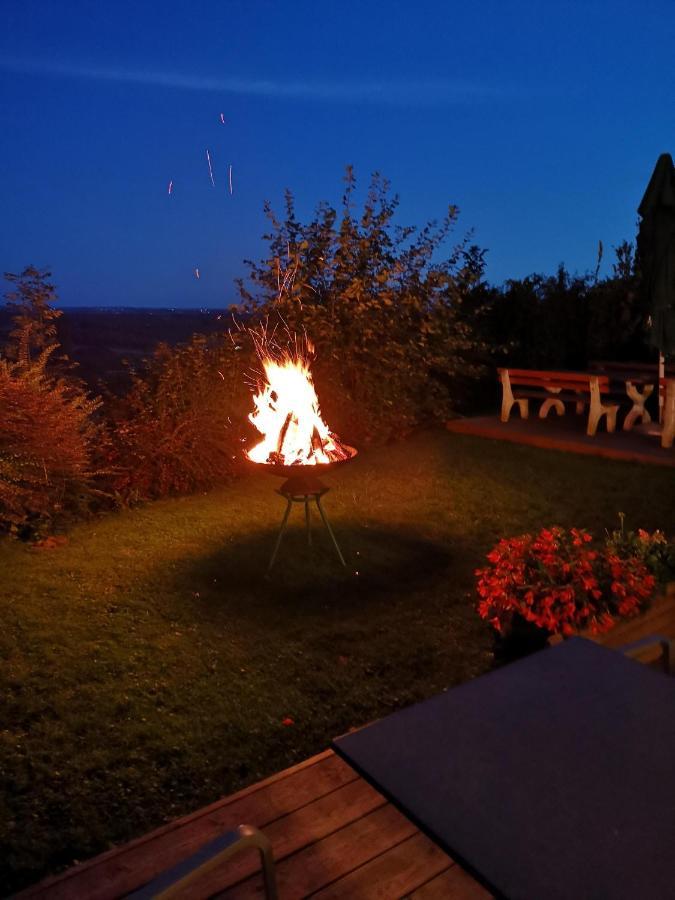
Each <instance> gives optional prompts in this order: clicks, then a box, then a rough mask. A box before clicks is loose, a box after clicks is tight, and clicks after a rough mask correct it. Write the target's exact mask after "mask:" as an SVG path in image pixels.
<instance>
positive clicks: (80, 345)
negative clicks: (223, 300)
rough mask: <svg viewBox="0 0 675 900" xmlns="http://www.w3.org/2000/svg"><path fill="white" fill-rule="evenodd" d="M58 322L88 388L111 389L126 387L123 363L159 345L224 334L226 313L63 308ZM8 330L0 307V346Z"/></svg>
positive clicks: (62, 338) (66, 347)
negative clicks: (103, 383)
mask: <svg viewBox="0 0 675 900" xmlns="http://www.w3.org/2000/svg"><path fill="white" fill-rule="evenodd" d="M61 309H62V311H63V315H62V316H61V318H60V319H59V321H58V329H59V340H60V342H61V344H62V346H63V351H64V353H66V354H67V355H68V356H69V357H70V358H71V359H73V360H74V361H75V362H77V363H78V364H79V374H80V375H81V377H82V378H84V379H85V380H86V381H87V382H88V383H89V384H90V385H91V387H92V388H97V387H98V385H99V383H100V382H101V381H104V382H105V383H106V385H107V386H108V387H110V388H112V389H113V390H115V389H121V388H122V387H123V386H124V385H125V384H126V383H127V382H128V375H127V367H126V366H125V365H124V362H123V361H124V360H127V361H128V362H129V363H132V364H134V363H135V364H138V363H140V362H141V361H142V360H143V358H145V357H147V356H148V355H149V354H151V353H152V351H153V349H154V348H155V347H156V345H157V344H158V343H166V344H171V345H174V344H181V343H184V342H186V341H189V340H190V338H191V337H192V335H193V334H206V335H209V334H215V333H217V332H219V331H227V330H228V329H229V328H230V327H231V325H232V317H231V314H230V312H229V310H227V309H150V308H148V309H139V308H136V307H124V306H119V307H95V306H85V307H61ZM10 327H11V320H10V316H9V313H8V310H7V309H6V307H5V306H4V305H3V306H0V345H1V344H2V343H4V341H5V339H6V337H7V334H8V333H9V330H10Z"/></svg>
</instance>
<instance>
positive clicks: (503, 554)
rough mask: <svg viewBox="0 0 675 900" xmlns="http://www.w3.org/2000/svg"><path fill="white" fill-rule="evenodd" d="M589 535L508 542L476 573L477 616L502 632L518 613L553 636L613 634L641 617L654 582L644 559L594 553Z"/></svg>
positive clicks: (548, 531)
mask: <svg viewBox="0 0 675 900" xmlns="http://www.w3.org/2000/svg"><path fill="white" fill-rule="evenodd" d="M592 541H593V538H592V536H591V535H590V534H589V532H587V531H584V530H583V529H579V528H571V529H570V530H569V531H567V530H565V529H563V528H560V527H558V526H554V527H552V528H544V529H542V530H541V531H540V532H539V534H537V535H534V536H533V535H531V534H523V535H520V536H519V537H514V538H503V539H502V540H500V541H499V543H498V544H497V545H496V547H494V548H493V550H491V551H490V553H488V555H487V559H488V563H489V565H487V566H485V567H484V568H482V569H478V570H477V571H476V575H477V577H478V585H477V589H478V595H479V598H480V600H479V602H478V612H479V614H480V615H481V616H482V617H483V618H484V619H487V620H488V621H489V622H490V624H491V625H493V626H494V628H496V629H497V631H499V632H503V631H504V630H505V629H506V627H507V626H508V625H510V623H511V620H512V618H513V616H514V614H516V613H517V614H519V615H520V616H522V618H523V619H525V620H526V621H528V622H532V623H533V624H534V625H537V626H539V627H540V628H543V629H545V630H547V631H549V632H551V633H559V634H564V635H569V634H573V633H574V632H575V631H580V630H583V629H589V630H590V631H592V632H603V631H608V630H609V629H610V628H612V626H613V625H614V623H615V620H616V618H617V617H621V616H634V615H637V614H638V613H639V612H640V611H641V609H642V607H643V606H644V605H645V604H646V603H647V602H648V601H649V599H650V598H651V596H652V594H653V593H654V589H655V586H656V580H655V578H654V576H653V575H652V574H651V572H650V571H649V570H648V568H647V566H646V564H645V562H644V561H643V560H642V559H641V558H640V557H638V556H636V555H634V554H631V555H624V554H621V553H620V552H618V551H617V550H616V549H614V548H613V547H612V546H610V545H608V546H606V547H604V548H602V549H600V550H598V549H594V548H593V547H592Z"/></svg>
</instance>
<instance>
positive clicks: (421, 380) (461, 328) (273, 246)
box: [239, 168, 482, 442]
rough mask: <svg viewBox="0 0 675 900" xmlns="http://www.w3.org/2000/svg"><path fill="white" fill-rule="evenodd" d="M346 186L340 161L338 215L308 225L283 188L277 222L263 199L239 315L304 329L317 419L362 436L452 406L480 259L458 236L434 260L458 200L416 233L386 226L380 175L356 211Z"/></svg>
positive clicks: (470, 354) (469, 336) (469, 361)
mask: <svg viewBox="0 0 675 900" xmlns="http://www.w3.org/2000/svg"><path fill="white" fill-rule="evenodd" d="M354 190H355V179H354V175H353V172H352V170H351V168H349V169H348V170H347V176H346V191H345V195H344V198H343V203H342V210H341V214H340V215H339V216H338V213H337V211H336V210H335V209H333V208H332V207H330V206H329V205H328V204H325V203H324V204H320V205H319V207H318V208H317V210H316V212H315V215H314V217H313V219H312V220H311V221H310V222H308V223H307V224H302V223H300V222H299V221H298V220H297V218H296V214H295V208H294V202H293V196H292V195H291V194H290V192H287V194H286V210H285V217H284V218H283V220H281V219H279V218H278V217H277V216H276V215H275V214H274V212H273V211H272V210H271V208H270V207H269V206H268V207H266V212H267V215H268V217H269V219H270V223H271V230H270V232H269V233H268V234H267V235H265V239H266V240H267V242H268V243H269V248H270V253H269V256H268V258H267V259H266V260H263V261H262V262H260V263H258V264H256V263H253V262H250V261H249V262H248V266H249V273H250V281H251V284H252V287H251V288H250V289H249V288H247V287H245V286H244V284H243V283H242V282H240V283H239V288H240V293H241V296H242V300H243V306H244V309H245V310H246V312H247V313H248V314H250V315H251V316H253V317H257V318H260V317H269V318H270V320H271V321H272V322H273V323H276V322H281V323H283V325H284V326H286V327H287V328H288V329H289V330H290V331H291V332H295V333H299V334H301V333H303V332H305V333H306V334H307V335H308V336H309V337H310V339H311V341H312V343H313V344H314V346H315V347H316V362H315V363H314V364H313V375H314V380H315V383H316V385H317V391H318V394H319V397H320V400H321V405H322V409H323V411H324V413H325V416H326V419H327V420H328V421H329V422H330V425H331V427H332V428H334V429H335V431H336V432H338V433H340V434H341V435H342V436H343V437H345V438H346V439H352V440H354V441H357V442H364V441H368V440H376V439H380V440H382V439H386V438H388V437H391V436H395V435H398V434H400V433H402V432H405V431H406V430H407V429H408V428H409V427H411V426H413V425H415V424H417V423H419V422H423V421H425V420H427V419H430V418H444V417H447V415H448V414H449V412H450V411H451V409H452V407H453V402H454V398H453V391H452V380H453V378H455V377H456V376H457V375H458V374H460V373H461V374H463V375H465V374H471V373H472V372H474V371H476V370H477V366H476V362H475V353H476V350H477V341H476V339H475V336H474V329H473V325H472V321H473V318H472V317H471V316H469V315H466V314H465V301H466V298H467V295H468V291H469V287H470V286H471V285H472V284H474V283H475V282H476V280H477V278H478V277H479V275H478V274H477V272H476V261H477V260H478V261H480V263H481V264H482V256H481V254H480V251H477V250H476V248H473V247H471V245H470V244H469V242H468V239H465V240H464V241H462V242H460V243H459V244H458V245H456V246H455V247H453V248H452V249H451V250H450V252H449V253H448V254H447V255H446V256H445V258H443V259H440V258H439V254H440V252H441V250H442V248H443V246H444V245H445V244H446V242H447V240H448V238H449V236H450V233H451V231H452V229H453V227H454V225H455V223H456V220H457V215H458V211H457V209H456V208H455V207H450V208H449V210H448V212H447V215H446V216H445V218H444V219H443V221H442V222H441V223H440V224H438V223H434V222H431V223H429V224H428V225H426V226H425V227H424V228H422V229H421V230H419V231H418V230H417V229H416V228H413V227H400V226H396V225H395V224H394V216H395V212H396V208H397V204H398V200H397V198H396V197H394V198H391V197H390V196H389V185H388V183H387V182H386V181H385V180H384V179H382V178H380V176H379V175H377V174H376V175H374V176H373V179H372V181H371V184H370V189H369V191H368V194H367V197H366V199H365V203H364V206H363V210H362V212H361V214H360V215H359V216H357V215H355V213H354V210H353V205H354V203H353V201H354Z"/></svg>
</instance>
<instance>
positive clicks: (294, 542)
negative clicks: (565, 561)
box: [0, 431, 675, 890]
mask: <svg viewBox="0 0 675 900" xmlns="http://www.w3.org/2000/svg"><path fill="white" fill-rule="evenodd" d="M327 480H328V481H329V482H330V483H331V484H332V485H333V490H331V492H330V494H329V495H328V496H327V497H326V500H325V505H326V509H327V511H328V513H329V515H330V517H331V520H332V522H333V524H334V527H335V531H336V533H337V536H338V539H339V540H340V542H341V544H342V548H343V551H344V552H345V555H346V557H347V559H348V563H349V565H348V568H347V569H346V570H342V569H341V567H340V566H339V564H338V563H337V560H336V559H335V558H334V556H333V555H332V548H331V547H330V546H329V545H328V543H327V542H326V540H325V539H324V536H323V535H320V534H319V528H318V524H317V527H316V528H315V535H316V541H315V544H316V546H315V548H314V552H312V551H310V550H308V549H307V547H306V546H305V544H304V534H303V529H302V515H301V508H300V507H295V508H294V510H293V519H292V521H293V522H294V523H295V528H291V529H290V530H289V533H288V535H287V538H286V540H285V543H284V544H283V545H282V549H281V553H280V557H279V560H278V563H277V568H276V569H275V571H274V573H273V576H272V578H266V577H265V568H266V564H267V559H268V556H269V552H270V547H271V543H272V541H273V538H274V534H275V532H276V529H277V527H278V523H279V520H280V518H281V514H282V512H283V507H284V504H283V501H282V500H281V499H280V498H279V497H277V496H276V495H275V494H274V493H273V488H275V487H277V486H278V481H277V480H276V479H274V478H271V477H269V476H266V475H260V476H257V477H255V476H254V477H251V478H249V479H247V480H244V481H241V482H239V483H237V484H235V485H234V486H232V487H228V488H226V489H222V490H218V491H214V492H212V493H210V494H207V495H203V496H196V497H189V498H186V499H178V500H167V501H162V502H158V503H154V504H151V505H148V506H146V507H144V508H141V509H136V510H132V511H127V512H123V513H120V514H116V515H110V516H108V517H106V518H103V519H100V520H97V521H94V522H89V523H86V524H83V525H80V526H78V527H76V528H74V529H73V530H72V531H71V532H70V534H69V536H68V537H69V542H68V544H67V545H66V546H64V547H61V548H58V549H56V550H51V551H35V550H31V549H29V548H28V547H27V546H25V545H21V544H18V543H16V542H10V541H4V542H0V614H1V616H2V629H1V630H0V659H1V660H2V665H1V667H0V679H1V681H2V684H1V697H2V705H3V709H2V717H1V722H0V728H1V732H0V734H1V741H0V779H1V780H2V788H1V794H0V804H1V805H0V859H2V863H1V865H2V870H0V884H2V885H3V887H4V888H5V889H6V890H12V889H17V888H18V887H20V886H22V885H25V884H27V883H30V882H32V881H35V880H37V879H38V878H39V877H40V876H42V875H44V874H45V873H47V872H49V871H55V870H58V869H59V868H61V867H64V866H66V865H68V864H69V863H71V862H72V861H73V860H74V859H84V858H86V857H88V856H91V855H93V854H95V853H97V852H99V851H101V850H103V849H105V848H107V847H108V846H109V845H110V844H111V843H113V842H120V841H125V840H127V839H129V838H131V837H133V836H134V835H137V834H140V833H142V832H144V831H147V830H149V829H151V828H153V827H155V826H157V825H159V824H161V823H162V822H164V821H165V820H168V819H171V818H174V817H176V816H178V815H180V814H182V813H185V812H188V811H190V810H192V809H195V808H197V807H199V806H201V805H203V804H205V803H208V802H210V801H213V800H214V799H216V798H218V797H220V796H222V795H223V794H227V793H230V792H231V791H233V790H236V789H237V788H240V787H242V786H243V785H245V784H246V783H249V782H253V781H256V780H258V779H259V778H262V777H264V776H266V775H269V774H271V773H272V772H274V771H276V770H278V769H281V768H283V767H285V766H288V765H291V764H292V763H293V762H295V761H297V760H300V759H303V758H304V757H307V756H309V755H310V754H312V753H315V752H318V751H319V750H322V749H324V748H325V747H326V745H327V744H328V741H329V740H330V738H331V737H333V736H334V735H336V734H339V733H341V732H344V731H346V730H347V729H349V728H350V727H351V726H354V725H360V724H362V723H365V722H367V721H369V720H370V719H373V718H375V717H377V716H381V715H383V714H385V713H387V712H390V711H391V710H393V709H396V708H397V707H399V706H403V705H405V704H408V703H411V702H412V701H414V700H417V699H420V698H422V697H426V696H429V695H431V694H433V693H435V692H437V691H439V690H441V689H443V688H444V687H446V686H448V685H453V684H456V683H458V682H461V681H465V680H466V679H468V678H471V677H473V676H475V675H477V674H479V673H480V672H483V671H484V670H486V669H488V668H489V667H490V666H491V665H492V655H491V649H492V641H491V636H490V633H489V631H488V629H487V628H486V627H485V626H484V625H483V623H482V622H481V621H480V620H479V619H478V617H477V615H476V614H475V612H474V597H473V581H474V579H473V571H474V569H475V568H476V566H477V565H479V564H480V562H481V559H482V557H483V556H484V554H485V553H486V552H487V551H488V550H489V548H490V546H491V545H492V544H493V543H494V542H495V541H496V539H497V538H499V537H500V536H502V535H512V534H517V533H520V532H522V531H525V530H529V529H533V528H538V527H540V526H542V525H546V524H555V523H559V524H562V525H578V526H585V527H588V528H590V529H591V530H592V531H595V532H596V533H598V534H599V533H601V532H602V530H603V529H604V528H605V527H609V528H612V527H614V526H615V524H616V523H617V521H618V520H617V514H618V512H619V511H623V512H625V513H626V515H627V517H628V519H627V521H628V524H629V525H630V526H632V527H637V526H642V527H645V528H649V529H651V528H655V527H660V528H663V529H665V530H668V531H672V530H673V526H674V524H675V523H674V521H673V518H674V513H673V491H672V486H673V472H672V469H668V468H658V467H648V466H639V465H636V464H630V463H619V462H612V461H609V460H605V459H595V458H590V457H581V456H579V457H576V456H571V455H566V454H562V453H557V452H553V451H543V450H536V449H534V448H528V447H521V446H516V445H512V444H506V443H499V442H496V441H487V440H481V439H479V438H469V437H461V436H458V435H451V434H449V433H447V432H443V431H435V432H427V433H423V434H419V435H417V436H415V437H413V438H411V439H409V440H408V441H406V442H404V443H401V444H398V445H395V446H392V447H386V448H383V449H379V450H374V451H372V452H367V453H363V454H361V455H360V456H359V457H358V458H357V459H356V460H355V461H354V462H353V463H352V464H350V465H348V466H345V467H344V469H342V470H341V471H339V472H337V473H335V474H334V475H332V476H330V477H329V478H328V479H327ZM286 717H290V718H292V719H293V723H294V724H292V725H284V724H282V720H283V719H284V718H286Z"/></svg>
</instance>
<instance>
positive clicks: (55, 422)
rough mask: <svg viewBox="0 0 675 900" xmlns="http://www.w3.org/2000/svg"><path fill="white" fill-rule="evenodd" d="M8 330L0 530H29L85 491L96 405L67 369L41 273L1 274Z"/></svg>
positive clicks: (1, 395) (91, 469) (0, 386)
mask: <svg viewBox="0 0 675 900" xmlns="http://www.w3.org/2000/svg"><path fill="white" fill-rule="evenodd" d="M5 277H6V278H7V279H8V280H9V281H10V283H11V284H13V285H14V286H15V287H14V289H13V290H12V291H10V292H8V294H7V301H8V307H9V309H10V311H11V313H12V322H13V330H12V331H11V332H10V335H9V339H8V341H7V344H6V347H5V350H4V356H5V358H4V359H0V528H2V529H4V530H7V529H9V530H13V531H18V532H22V533H26V534H28V533H30V531H31V530H35V529H36V528H39V526H40V525H41V524H44V523H45V522H46V521H49V520H50V519H51V518H52V517H53V516H54V515H56V514H57V513H63V512H66V511H68V510H74V509H75V508H80V507H81V505H82V500H83V495H87V496H91V494H90V491H91V487H92V479H93V476H94V474H95V470H96V462H95V448H96V445H97V443H98V439H99V437H100V430H99V428H98V426H97V425H96V423H95V421H94V418H93V416H94V413H95V411H96V409H97V408H98V406H99V401H98V400H97V399H95V398H94V399H92V398H91V397H89V396H88V394H87V392H86V391H85V389H84V386H83V385H82V383H81V382H80V381H79V380H78V379H77V378H75V377H74V376H73V375H72V374H68V372H69V364H68V362H67V360H64V359H63V358H61V359H57V360H56V362H54V359H55V356H56V353H57V351H58V349H59V345H58V343H57V342H56V339H55V336H56V326H55V322H56V320H57V319H58V317H59V316H60V315H61V313H60V312H59V311H58V310H55V309H53V308H52V307H51V303H52V302H53V301H54V300H55V299H56V292H55V290H54V286H53V285H52V284H50V283H49V282H48V281H47V279H48V278H49V277H50V276H49V273H48V272H41V271H39V270H38V269H36V268H35V267H34V266H28V267H27V268H26V269H24V271H23V272H21V273H20V274H19V275H15V274H12V273H7V274H6V276H5Z"/></svg>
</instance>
